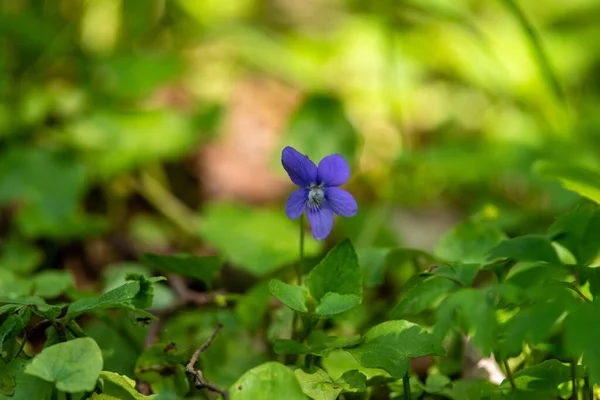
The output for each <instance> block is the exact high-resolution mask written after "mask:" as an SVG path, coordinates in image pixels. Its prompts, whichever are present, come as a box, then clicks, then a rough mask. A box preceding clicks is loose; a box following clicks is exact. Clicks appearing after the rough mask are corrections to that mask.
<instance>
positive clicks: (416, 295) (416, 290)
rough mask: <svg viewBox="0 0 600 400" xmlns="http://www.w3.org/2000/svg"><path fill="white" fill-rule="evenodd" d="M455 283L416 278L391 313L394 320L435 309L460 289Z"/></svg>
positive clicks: (440, 279) (433, 278)
mask: <svg viewBox="0 0 600 400" xmlns="http://www.w3.org/2000/svg"><path fill="white" fill-rule="evenodd" d="M458 287H459V285H457V284H456V283H455V282H452V281H450V280H448V279H443V278H440V277H426V278H422V277H415V280H414V281H413V282H412V285H411V286H410V287H408V288H404V289H405V290H406V293H404V292H403V294H402V299H401V300H400V302H399V303H398V304H397V305H396V307H394V308H393V309H392V311H391V313H390V316H391V317H392V318H402V317H404V316H407V315H416V314H419V313H421V312H423V311H425V310H430V309H435V308H436V307H437V306H438V305H439V302H440V301H441V300H442V298H444V297H445V296H446V295H448V294H449V293H451V292H452V290H453V289H456V288H458Z"/></svg>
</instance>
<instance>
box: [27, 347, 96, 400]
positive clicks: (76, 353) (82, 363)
mask: <svg viewBox="0 0 600 400" xmlns="http://www.w3.org/2000/svg"><path fill="white" fill-rule="evenodd" d="M102 364H103V361H102V352H101V351H100V347H98V344H97V343H96V342H95V341H94V340H93V339H90V338H79V339H74V340H69V341H68V342H63V343H59V344H55V345H54V346H50V347H47V348H45V349H44V350H42V351H41V352H40V353H39V354H38V355H37V356H36V357H35V358H34V359H33V361H32V362H31V364H29V365H28V366H27V368H26V369H25V372H26V373H27V374H30V375H34V376H37V377H38V378H41V379H43V380H45V381H48V382H54V383H55V384H56V388H57V389H59V390H62V391H64V392H69V393H74V392H81V391H90V390H92V389H94V387H95V386H96V381H97V380H98V377H99V376H100V371H102Z"/></svg>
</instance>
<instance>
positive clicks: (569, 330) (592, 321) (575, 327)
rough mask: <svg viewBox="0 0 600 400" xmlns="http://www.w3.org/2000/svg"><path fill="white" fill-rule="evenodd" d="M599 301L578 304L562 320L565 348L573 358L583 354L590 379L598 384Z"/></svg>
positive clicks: (599, 353)
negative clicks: (563, 320)
mask: <svg viewBox="0 0 600 400" xmlns="http://www.w3.org/2000/svg"><path fill="white" fill-rule="evenodd" d="M598 315H600V301H596V300H594V301H593V302H591V303H583V304H580V305H579V306H578V307H577V308H575V309H574V310H573V311H571V313H570V314H569V315H568V316H567V318H566V319H565V322H564V341H565V348H566V349H567V351H568V352H569V353H570V355H571V356H573V358H574V359H577V358H579V357H580V356H581V355H583V365H585V366H586V367H587V369H588V373H589V377H590V381H591V382H592V383H593V384H595V385H599V384H600V346H598V337H600V319H599V318H598Z"/></svg>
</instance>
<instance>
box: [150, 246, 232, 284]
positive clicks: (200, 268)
mask: <svg viewBox="0 0 600 400" xmlns="http://www.w3.org/2000/svg"><path fill="white" fill-rule="evenodd" d="M142 262H143V263H145V264H146V265H148V266H149V267H150V268H152V269H154V270H156V271H159V272H163V273H174V274H179V275H181V276H188V277H190V278H194V279H198V280H199V281H202V282H204V283H205V284H206V285H210V284H211V283H212V281H213V279H214V278H215V275H216V274H217V272H218V271H219V269H220V268H221V265H222V264H223V260H222V259H221V257H217V256H208V257H196V256H190V255H185V254H177V255H172V256H166V255H161V254H151V253H146V254H144V255H143V256H142Z"/></svg>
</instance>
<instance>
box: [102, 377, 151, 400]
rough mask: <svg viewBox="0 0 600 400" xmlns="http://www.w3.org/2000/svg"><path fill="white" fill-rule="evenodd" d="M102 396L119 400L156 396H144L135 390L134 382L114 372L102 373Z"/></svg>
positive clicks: (139, 399)
mask: <svg viewBox="0 0 600 400" xmlns="http://www.w3.org/2000/svg"><path fill="white" fill-rule="evenodd" d="M100 379H101V380H102V394H103V395H106V396H112V398H115V399H120V400H144V399H153V398H155V397H156V396H144V395H143V394H141V393H140V392H138V391H137V390H136V389H135V381H134V380H133V379H130V378H129V377H127V376H125V375H119V374H117V373H115V372H109V371H102V372H101V373H100ZM92 398H93V397H92Z"/></svg>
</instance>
